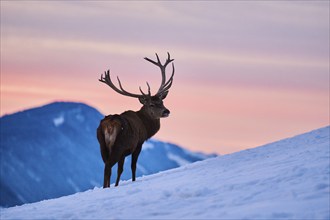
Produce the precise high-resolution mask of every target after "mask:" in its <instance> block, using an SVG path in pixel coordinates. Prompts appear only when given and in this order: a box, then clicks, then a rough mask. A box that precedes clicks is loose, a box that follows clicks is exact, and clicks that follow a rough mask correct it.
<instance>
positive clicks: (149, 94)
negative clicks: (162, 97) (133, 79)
mask: <svg viewBox="0 0 330 220" xmlns="http://www.w3.org/2000/svg"><path fill="white" fill-rule="evenodd" d="M146 83H147V86H148V95H146V94H145V93H144V92H143V91H142V89H141V86H140V87H139V89H140V92H141V93H142V94H143V95H145V96H151V92H150V85H149V83H148V82H146Z"/></svg>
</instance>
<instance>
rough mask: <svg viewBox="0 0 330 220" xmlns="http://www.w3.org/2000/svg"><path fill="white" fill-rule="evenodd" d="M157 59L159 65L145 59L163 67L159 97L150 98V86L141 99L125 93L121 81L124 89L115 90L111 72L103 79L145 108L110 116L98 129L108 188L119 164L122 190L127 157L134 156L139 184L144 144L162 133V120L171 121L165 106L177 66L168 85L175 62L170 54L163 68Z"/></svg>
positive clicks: (133, 162)
mask: <svg viewBox="0 0 330 220" xmlns="http://www.w3.org/2000/svg"><path fill="white" fill-rule="evenodd" d="M156 56H157V60H158V62H155V61H152V60H150V59H149V58H145V59H146V60H148V61H149V62H152V63H153V64H155V65H157V66H159V67H160V68H161V72H162V84H161V86H160V88H159V90H158V92H157V94H156V95H154V96H151V94H150V86H149V84H148V83H147V85H148V94H145V93H143V91H142V90H141V88H140V91H141V93H142V95H137V94H133V93H129V92H127V91H126V90H124V89H123V87H122V85H121V82H120V80H119V78H118V83H119V86H120V89H118V88H117V87H115V86H114V84H113V83H112V81H111V79H110V72H109V71H107V72H106V74H105V77H104V78H103V76H101V79H100V81H101V82H104V83H106V84H107V85H109V86H110V87H111V88H112V89H113V90H115V91H116V92H118V93H120V94H122V95H126V96H130V97H135V98H138V99H139V101H140V103H141V104H142V105H143V106H142V108H141V109H140V110H139V111H125V112H123V113H121V114H120V115H108V116H106V117H105V118H104V119H102V120H101V122H100V125H99V127H98V128H97V139H98V141H99V144H100V149H101V155H102V159H103V162H104V164H105V167H104V183H103V187H104V188H106V187H110V177H111V168H112V166H113V165H114V164H116V163H118V171H117V179H116V184H115V186H118V184H119V180H120V176H121V174H122V172H123V166H124V161H125V157H126V156H128V155H132V162H131V169H132V181H135V173H136V163H137V159H138V156H139V154H140V152H141V149H142V145H143V143H144V141H146V140H148V139H149V138H150V137H152V136H153V135H155V134H156V133H157V132H158V130H159V129H160V118H163V117H168V115H169V113H170V111H169V110H168V109H167V108H166V107H165V106H164V105H163V99H165V98H166V96H167V94H168V89H169V88H170V87H171V85H172V82H173V75H174V66H173V65H172V66H173V73H172V76H171V77H170V79H169V80H168V82H165V81H166V80H165V78H166V76H165V67H166V65H167V64H168V63H170V62H172V61H173V60H171V59H170V55H169V54H168V59H167V60H166V63H165V64H164V65H162V64H161V63H160V61H159V58H158V55H157V54H156Z"/></svg>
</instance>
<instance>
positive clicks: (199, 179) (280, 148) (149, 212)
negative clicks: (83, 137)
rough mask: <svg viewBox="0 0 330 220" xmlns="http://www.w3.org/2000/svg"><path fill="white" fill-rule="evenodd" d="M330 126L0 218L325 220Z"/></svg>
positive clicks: (329, 213)
mask: <svg viewBox="0 0 330 220" xmlns="http://www.w3.org/2000/svg"><path fill="white" fill-rule="evenodd" d="M329 128H330V127H325V128H321V129H318V130H315V131H312V132H309V133H306V134H302V135H299V136H296V137H293V138H288V139H285V140H282V141H278V142H275V143H272V144H268V145H265V146H262V147H258V148H254V149H250V150H244V151H241V152H238V153H234V154H229V155H224V156H220V157H216V158H212V159H207V160H204V161H200V162H196V163H193V164H188V165H185V166H182V167H179V168H176V169H171V170H167V171H163V172H160V173H157V174H153V175H149V176H143V177H140V178H137V181H136V182H131V181H124V182H123V183H122V184H121V185H120V186H119V187H116V188H115V187H113V185H112V186H111V188H108V189H102V188H94V189H93V190H89V191H86V192H83V193H77V194H75V195H70V196H65V197H62V198H58V199H52V200H47V201H42V202H39V203H33V204H26V205H23V206H19V207H12V208H7V209H2V210H1V218H2V219H31V218H32V219H182V218H183V219H329V218H330V204H329V203H330V193H329V184H330V183H329V175H330V167H329V163H330V161H329V160H330V158H329V139H330V135H329V132H330V129H329Z"/></svg>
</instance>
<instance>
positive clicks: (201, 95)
mask: <svg viewBox="0 0 330 220" xmlns="http://www.w3.org/2000/svg"><path fill="white" fill-rule="evenodd" d="M167 52H169V53H170V54H171V57H172V58H173V59H175V60H174V65H175V76H174V82H173V86H172V87H171V89H170V92H169V95H168V96H167V98H166V99H165V100H164V104H165V106H166V107H167V108H168V109H170V111H171V115H170V117H168V118H166V119H161V129H160V131H159V132H158V133H157V134H156V135H155V138H157V139H159V140H162V141H167V142H172V143H175V144H179V145H181V146H183V147H186V148H188V149H190V150H194V151H201V152H206V153H211V152H215V153H219V154H227V153H231V152H236V151H239V150H242V149H247V148H252V147H256V146H260V145H262V144H266V143H269V142H272V141H276V140H279V139H282V138H286V137H291V136H293V135H296V134H300V133H303V132H307V131H310V130H313V129H316V128H320V127H323V126H326V125H329V104H330V103H329V1H169V2H167V1H128V2H120V1H3V0H2V1H1V105H0V107H1V108H0V110H1V116H3V115H5V114H11V113H14V112H17V111H21V110H24V109H28V108H32V107H37V106H40V105H44V104H47V103H50V102H53V101H74V102H84V103H86V104H88V105H91V106H93V107H95V108H96V109H98V110H99V111H100V112H101V113H102V114H105V115H108V114H115V113H121V112H123V111H125V110H129V109H131V110H139V109H140V107H141V105H140V103H139V101H138V100H137V99H134V98H131V97H124V96H122V95H119V94H117V93H116V92H114V91H113V90H111V88H110V87H108V86H106V85H105V84H103V83H100V82H99V81H98V79H99V78H100V75H101V74H102V73H103V72H104V71H105V70H107V69H110V70H111V73H112V75H113V77H116V76H119V78H120V79H121V82H122V84H123V86H124V88H126V90H128V91H130V92H133V93H139V86H141V87H142V88H143V89H144V91H147V88H146V84H145V82H146V81H148V82H149V84H150V86H151V91H152V92H153V93H155V92H156V91H157V89H158V88H159V85H160V82H161V74H160V70H159V68H157V67H156V66H154V65H152V64H151V63H149V62H147V61H145V60H144V59H143V58H144V57H149V58H151V59H155V53H158V54H159V57H160V59H161V60H162V61H163V62H164V61H165V59H166V57H167ZM167 71H168V74H170V73H171V68H168V70H167Z"/></svg>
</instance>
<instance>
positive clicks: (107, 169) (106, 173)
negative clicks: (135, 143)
mask: <svg viewBox="0 0 330 220" xmlns="http://www.w3.org/2000/svg"><path fill="white" fill-rule="evenodd" d="M110 177H111V165H110V163H109V162H106V163H105V165H104V182H103V188H107V187H110Z"/></svg>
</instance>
